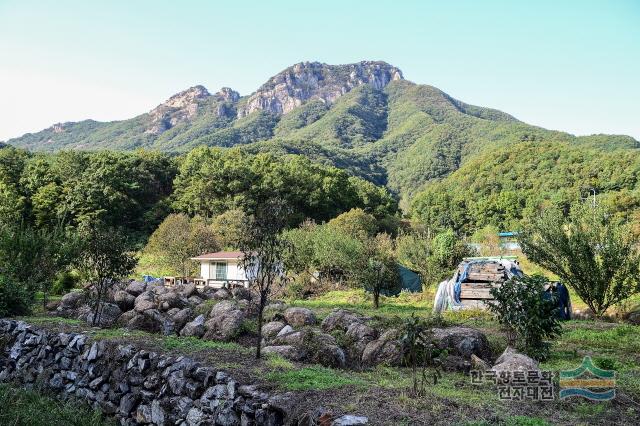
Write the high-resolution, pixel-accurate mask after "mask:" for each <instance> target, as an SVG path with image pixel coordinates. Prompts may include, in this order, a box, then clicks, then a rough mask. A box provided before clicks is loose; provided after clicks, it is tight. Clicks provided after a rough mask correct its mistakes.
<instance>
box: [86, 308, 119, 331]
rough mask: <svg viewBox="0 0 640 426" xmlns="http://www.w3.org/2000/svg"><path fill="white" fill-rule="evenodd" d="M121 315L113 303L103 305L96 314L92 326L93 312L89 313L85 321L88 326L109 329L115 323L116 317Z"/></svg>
mask: <svg viewBox="0 0 640 426" xmlns="http://www.w3.org/2000/svg"><path fill="white" fill-rule="evenodd" d="M121 314H122V311H121V310H120V308H119V307H118V305H115V304H113V303H103V304H102V309H101V311H100V312H99V313H98V318H97V320H96V323H95V324H94V312H93V311H91V312H89V314H88V315H87V317H86V321H87V323H88V324H90V325H96V326H98V327H111V326H112V325H114V324H115V323H116V321H117V320H118V317H119V316H120V315H121Z"/></svg>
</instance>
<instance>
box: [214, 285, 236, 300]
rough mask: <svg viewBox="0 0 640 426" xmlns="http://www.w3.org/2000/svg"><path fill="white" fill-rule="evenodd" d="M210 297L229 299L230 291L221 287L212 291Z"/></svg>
mask: <svg viewBox="0 0 640 426" xmlns="http://www.w3.org/2000/svg"><path fill="white" fill-rule="evenodd" d="M212 298H213V299H216V300H227V299H231V292H230V291H229V290H227V289H226V288H221V289H220V290H218V291H216V292H215V293H213V296H212Z"/></svg>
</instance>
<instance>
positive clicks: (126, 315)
mask: <svg viewBox="0 0 640 426" xmlns="http://www.w3.org/2000/svg"><path fill="white" fill-rule="evenodd" d="M136 315H138V313H137V312H136V311H134V310H133V309H132V310H130V311H127V312H123V313H122V315H120V316H119V317H118V321H116V325H117V326H119V327H127V324H128V323H129V321H131V319H132V318H133V317H135V316H136Z"/></svg>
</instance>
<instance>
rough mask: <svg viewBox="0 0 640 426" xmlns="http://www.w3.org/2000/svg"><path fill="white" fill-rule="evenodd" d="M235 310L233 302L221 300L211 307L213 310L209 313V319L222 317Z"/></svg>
mask: <svg viewBox="0 0 640 426" xmlns="http://www.w3.org/2000/svg"><path fill="white" fill-rule="evenodd" d="M237 309H238V308H237V306H236V304H235V303H234V302H232V301H230V300H223V301H221V302H218V303H216V304H215V305H213V308H211V312H210V313H209V318H214V317H217V316H219V315H224V314H226V313H228V312H231V311H235V310H237Z"/></svg>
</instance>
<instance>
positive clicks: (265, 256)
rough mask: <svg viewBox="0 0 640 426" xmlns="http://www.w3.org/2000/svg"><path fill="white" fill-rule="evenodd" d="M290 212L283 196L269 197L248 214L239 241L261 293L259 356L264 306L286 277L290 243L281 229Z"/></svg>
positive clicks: (245, 265)
mask: <svg viewBox="0 0 640 426" xmlns="http://www.w3.org/2000/svg"><path fill="white" fill-rule="evenodd" d="M290 215H291V209H290V207H289V206H288V205H287V204H286V203H285V202H283V201H282V199H280V198H276V197H274V198H268V199H266V200H265V201H264V202H262V203H260V204H259V205H258V207H257V208H256V209H255V210H254V212H253V214H251V215H249V216H247V217H246V219H245V226H244V233H243V236H242V239H241V240H240V242H239V247H240V250H241V251H242V254H243V255H242V259H241V264H242V267H243V269H244V270H245V271H246V274H247V278H248V279H249V280H250V282H251V285H252V287H253V288H254V289H255V290H256V291H257V292H258V295H259V301H258V302H259V303H258V338H257V344H256V358H260V356H261V353H260V351H261V344H262V343H261V342H262V322H263V313H264V308H265V307H266V306H267V303H268V301H269V296H270V294H271V291H272V289H273V287H274V285H276V284H277V283H278V282H279V281H281V280H284V270H283V259H284V257H285V252H286V251H287V249H288V243H287V240H286V239H285V238H284V236H283V234H282V233H283V231H284V229H285V227H286V225H287V223H288V221H289V216H290Z"/></svg>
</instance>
